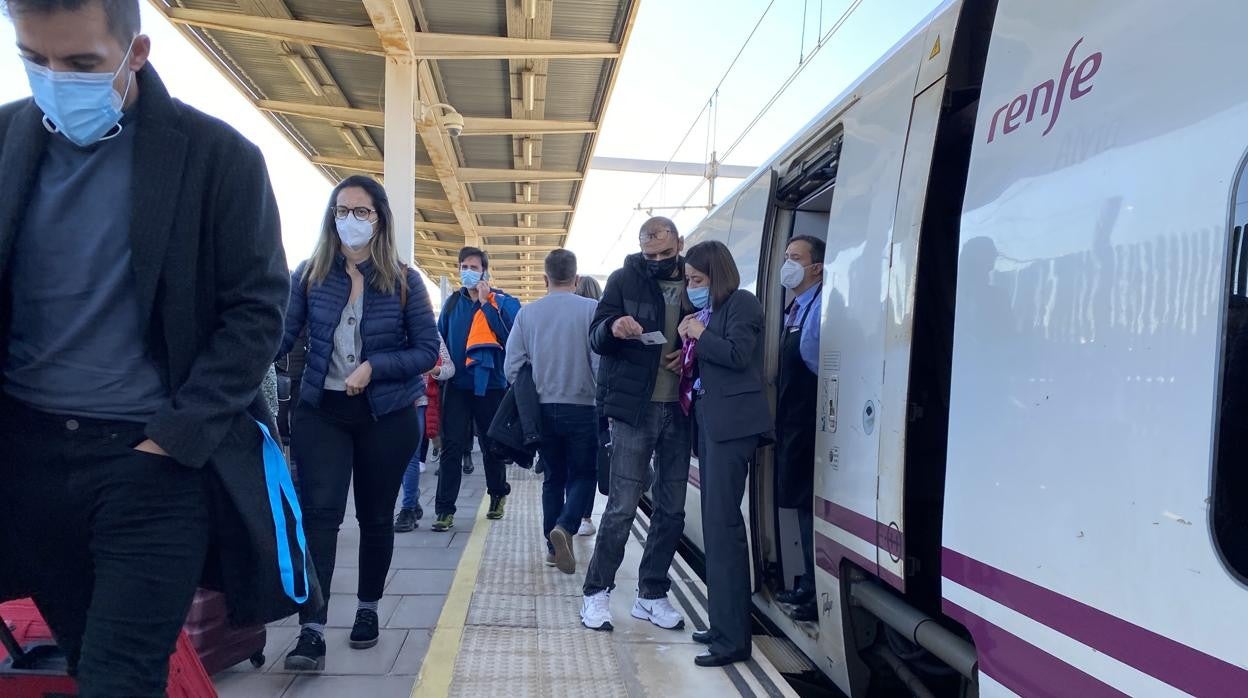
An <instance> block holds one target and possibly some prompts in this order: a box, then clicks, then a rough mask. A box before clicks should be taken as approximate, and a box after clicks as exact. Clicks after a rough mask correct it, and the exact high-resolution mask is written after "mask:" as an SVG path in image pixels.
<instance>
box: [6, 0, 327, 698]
mask: <svg viewBox="0 0 1248 698" xmlns="http://www.w3.org/2000/svg"><path fill="white" fill-rule="evenodd" d="M4 8H5V10H6V11H7V13H8V15H9V16H10V17H11V18H12V19H13V22H14V25H15V27H16V34H17V39H18V46H19V49H20V50H21V53H22V58H23V60H24V62H25V64H26V73H27V77H28V79H29V81H30V84H31V90H32V92H33V95H34V97H33V99H27V100H23V101H20V102H16V103H13V104H9V105H6V106H4V107H0V190H2V191H3V192H4V196H3V197H2V198H0V369H2V372H0V452H2V453H3V454H4V456H3V458H2V459H0V502H3V506H0V531H2V533H0V536H3V537H0V561H2V562H0V601H2V600H5V599H8V598H13V597H16V596H23V595H31V596H33V597H34V599H35V602H36V603H37V604H38V606H39V609H40V611H41V612H42V613H43V615H44V616H45V618H46V620H47V621H48V623H49V625H50V626H51V628H52V630H53V632H54V633H55V635H56V638H57V641H58V643H59V644H60V645H61V647H62V648H63V649H64V650H65V651H66V653H67V654H68V657H69V662H70V667H71V671H75V672H76V674H77V678H78V684H79V689H80V692H81V695H83V696H121V695H125V696H163V695H164V694H165V683H166V677H167V674H168V664H169V655H170V653H171V652H172V650H173V647H174V643H175V641H176V639H177V636H178V633H179V631H180V629H181V627H182V624H183V622H184V621H185V619H186V614H187V610H188V608H189V606H190V603H191V597H192V595H193V594H194V592H195V588H196V585H197V584H198V583H200V582H201V581H204V582H205V583H208V584H215V585H216V586H218V587H219V588H224V589H225V591H226V593H227V598H228V599H229V603H230V609H231V618H232V619H233V620H234V621H236V622H238V623H243V624H247V623H254V622H264V621H267V620H272V619H275V618H278V617H281V616H282V615H285V614H288V613H289V612H291V611H292V610H293V602H289V601H285V600H284V599H283V597H284V596H285V592H284V590H283V585H282V583H281V580H280V574H279V566H278V564H277V562H276V552H275V547H276V544H275V542H274V541H275V539H274V529H275V524H274V520H273V517H272V510H271V509H270V507H269V504H268V499H267V490H266V486H265V479H264V468H263V467H262V464H261V462H262V461H261V458H260V454H261V450H260V447H261V436H260V430H259V428H258V427H257V426H256V422H255V421H254V420H253V419H252V418H251V417H249V416H248V413H247V412H248V407H249V405H251V404H252V403H253V401H254V400H255V399H256V398H257V393H258V391H259V386H260V383H261V379H262V377H263V376H264V374H265V372H266V370H267V368H268V366H269V365H270V363H271V362H272V361H273V356H274V354H275V353H276V351H277V347H278V340H279V337H280V334H281V328H282V312H283V309H284V307H285V302H286V298H287V296H288V289H289V286H288V284H289V281H288V278H287V274H286V264H285V259H284V255H283V252H282V247H281V239H280V235H279V233H280V230H279V224H278V217H277V209H276V205H275V202H274V200H273V194H272V190H271V188H270V186H269V180H268V175H267V173H266V172H265V168H264V162H263V158H262V157H261V155H260V152H259V151H258V149H257V148H256V147H255V146H254V145H252V144H251V143H249V142H247V141H246V140H244V139H243V138H242V137H241V136H239V135H238V133H237V132H235V131H234V130H233V129H231V128H230V127H229V126H227V125H225V124H224V123H221V122H219V121H217V120H215V119H212V118H210V117H208V116H206V115H204V114H201V113H199V112H197V111H195V110H193V109H191V108H189V107H187V106H185V105H183V104H180V103H178V102H175V101H174V100H173V99H171V98H170V97H169V94H168V92H167V91H166V90H165V88H164V86H163V84H161V82H160V79H159V78H158V77H157V75H156V73H155V71H154V70H153V69H152V68H151V66H150V65H147V57H148V54H149V51H150V40H149V39H148V37H146V36H143V35H141V34H139V5H138V0H8V1H7V2H5V3H4ZM75 73H76V74H77V75H70V74H75ZM269 421H271V419H270V420H269ZM294 528H295V527H294V525H293V522H290V523H289V525H288V526H287V530H288V531H290V532H292V533H293V529H294ZM301 558H302V556H300V559H298V560H296V561H293V563H292V564H293V565H294V566H293V570H294V572H295V574H294V577H295V578H296V579H297V580H298V581H297V583H296V587H297V588H296V589H295V590H293V591H292V592H291V594H290V595H292V596H301V595H302V593H303V592H306V591H308V590H307V589H306V588H305V582H304V581H303V579H304V577H303V575H302V574H300V572H302V571H303V569H305V567H306V563H305V562H304V561H303V560H302V559H301ZM205 573H207V576H208V578H207V579H201V577H202V576H203V575H204V574H205Z"/></svg>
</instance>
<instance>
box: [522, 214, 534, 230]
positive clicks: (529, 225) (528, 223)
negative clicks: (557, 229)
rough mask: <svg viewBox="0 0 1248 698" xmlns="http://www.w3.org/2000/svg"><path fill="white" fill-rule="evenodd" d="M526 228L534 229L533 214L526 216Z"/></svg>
mask: <svg viewBox="0 0 1248 698" xmlns="http://www.w3.org/2000/svg"><path fill="white" fill-rule="evenodd" d="M524 227H526V228H532V227H533V214H532V213H526V214H524Z"/></svg>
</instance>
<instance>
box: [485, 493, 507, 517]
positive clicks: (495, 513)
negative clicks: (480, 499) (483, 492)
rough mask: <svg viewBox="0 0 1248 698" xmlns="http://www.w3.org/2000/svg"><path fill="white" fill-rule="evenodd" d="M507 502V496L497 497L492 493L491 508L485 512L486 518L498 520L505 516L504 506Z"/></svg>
mask: <svg viewBox="0 0 1248 698" xmlns="http://www.w3.org/2000/svg"><path fill="white" fill-rule="evenodd" d="M506 504H507V497H506V496H502V497H495V496H494V495H490V510H489V511H487V512H486V513H485V518H487V519H489V520H490V521H498V520H499V519H501V518H503V508H504V507H505V506H506Z"/></svg>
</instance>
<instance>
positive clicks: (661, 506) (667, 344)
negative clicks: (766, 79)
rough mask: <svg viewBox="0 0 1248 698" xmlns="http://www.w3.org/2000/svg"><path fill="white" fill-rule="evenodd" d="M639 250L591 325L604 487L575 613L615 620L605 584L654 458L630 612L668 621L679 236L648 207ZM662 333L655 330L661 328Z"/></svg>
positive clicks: (673, 614) (680, 518)
mask: <svg viewBox="0 0 1248 698" xmlns="http://www.w3.org/2000/svg"><path fill="white" fill-rule="evenodd" d="M640 241H641V253H640V254H634V255H629V256H628V257H627V258H626V259H625V260H624V268H623V269H620V270H618V271H616V272H615V273H614V274H612V275H611V278H609V279H607V288H606V291H605V292H604V293H603V296H602V300H601V301H600V302H599V304H598V311H597V313H596V314H595V315H594V321H593V325H592V328H591V329H590V335H589V336H590V347H591V348H592V349H593V351H594V352H595V353H597V354H598V355H599V356H601V357H602V358H601V361H600V364H599V368H598V398H597V401H598V405H599V407H601V408H602V410H603V412H604V414H606V416H607V417H608V418H610V419H611V420H612V425H611V442H612V451H611V487H610V494H609V495H608V497H607V510H606V512H605V513H603V515H602V522H601V524H600V525H599V527H598V540H597V543H596V544H595V546H594V557H593V560H591V561H590V563H589V572H588V573H587V574H586V576H585V584H584V587H583V592H584V594H585V598H584V600H583V603H582V605H581V622H582V623H583V624H584V625H585V627H587V628H591V629H594V630H612V629H613V626H612V621H611V610H610V594H611V590H612V589H614V588H615V573H616V571H617V570H618V569H619V567H620V562H621V561H622V560H623V559H624V545H625V543H626V542H627V541H628V532H629V528H630V527H631V526H632V523H633V517H634V516H635V515H636V512H637V503H638V501H639V500H640V499H641V495H642V492H643V491H644V489H645V486H646V480H647V475H648V471H649V467H650V460H651V458H652V457H653V459H654V468H655V474H656V477H655V482H654V489H653V493H654V504H655V509H654V515H653V516H652V517H651V521H650V534H649V536H647V538H646V551H645V554H644V555H643V556H642V558H641V567H640V570H639V580H638V590H637V600H636V602H635V603H634V604H633V610H632V615H633V617H634V618H638V619H641V620H649V621H650V622H652V623H654V624H655V625H657V626H659V627H661V628H664V629H668V630H674V629H678V628H682V627H684V618H682V617H681V615H680V613H679V612H678V611H676V609H674V608H673V607H672V605H671V603H670V602H669V601H668V600H667V592H668V590H669V589H670V588H671V582H670V581H669V579H668V575H667V571H668V567H669V566H671V564H672V556H673V555H675V553H676V544H677V543H678V542H679V541H680V536H681V534H682V533H683V532H684V530H685V490H686V489H687V487H688V483H689V438H690V434H689V418H688V417H687V416H685V414H684V412H683V411H681V408H680V403H679V384H680V375H679V373H678V371H679V366H680V337H679V336H678V335H677V332H676V328H677V327H678V326H679V324H680V320H681V318H682V317H684V314H685V311H686V310H689V309H691V308H690V307H689V304H688V303H686V302H685V274H684V266H685V264H684V259H682V258H681V256H680V251H681V249H682V247H683V244H684V243H683V241H682V240H681V238H680V235H679V234H678V233H677V231H676V225H675V224H674V223H672V222H671V221H670V220H668V219H666V218H660V217H655V218H651V219H649V220H647V221H646V222H645V223H644V224H642V226H641V234H640ZM660 335H661V337H660Z"/></svg>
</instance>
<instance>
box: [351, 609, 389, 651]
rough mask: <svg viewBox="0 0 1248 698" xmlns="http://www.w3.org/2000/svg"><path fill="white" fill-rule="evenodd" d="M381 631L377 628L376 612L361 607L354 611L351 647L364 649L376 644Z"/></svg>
mask: <svg viewBox="0 0 1248 698" xmlns="http://www.w3.org/2000/svg"><path fill="white" fill-rule="evenodd" d="M380 635H381V632H380V631H379V630H378V629H377V612H376V611H370V610H368V609H366V608H361V609H360V610H358V611H356V612H355V625H354V626H352V627H351V640H350V642H348V644H350V645H351V649H356V650H366V649H368V648H369V647H373V646H374V645H376V644H377V638H378V636H380Z"/></svg>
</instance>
